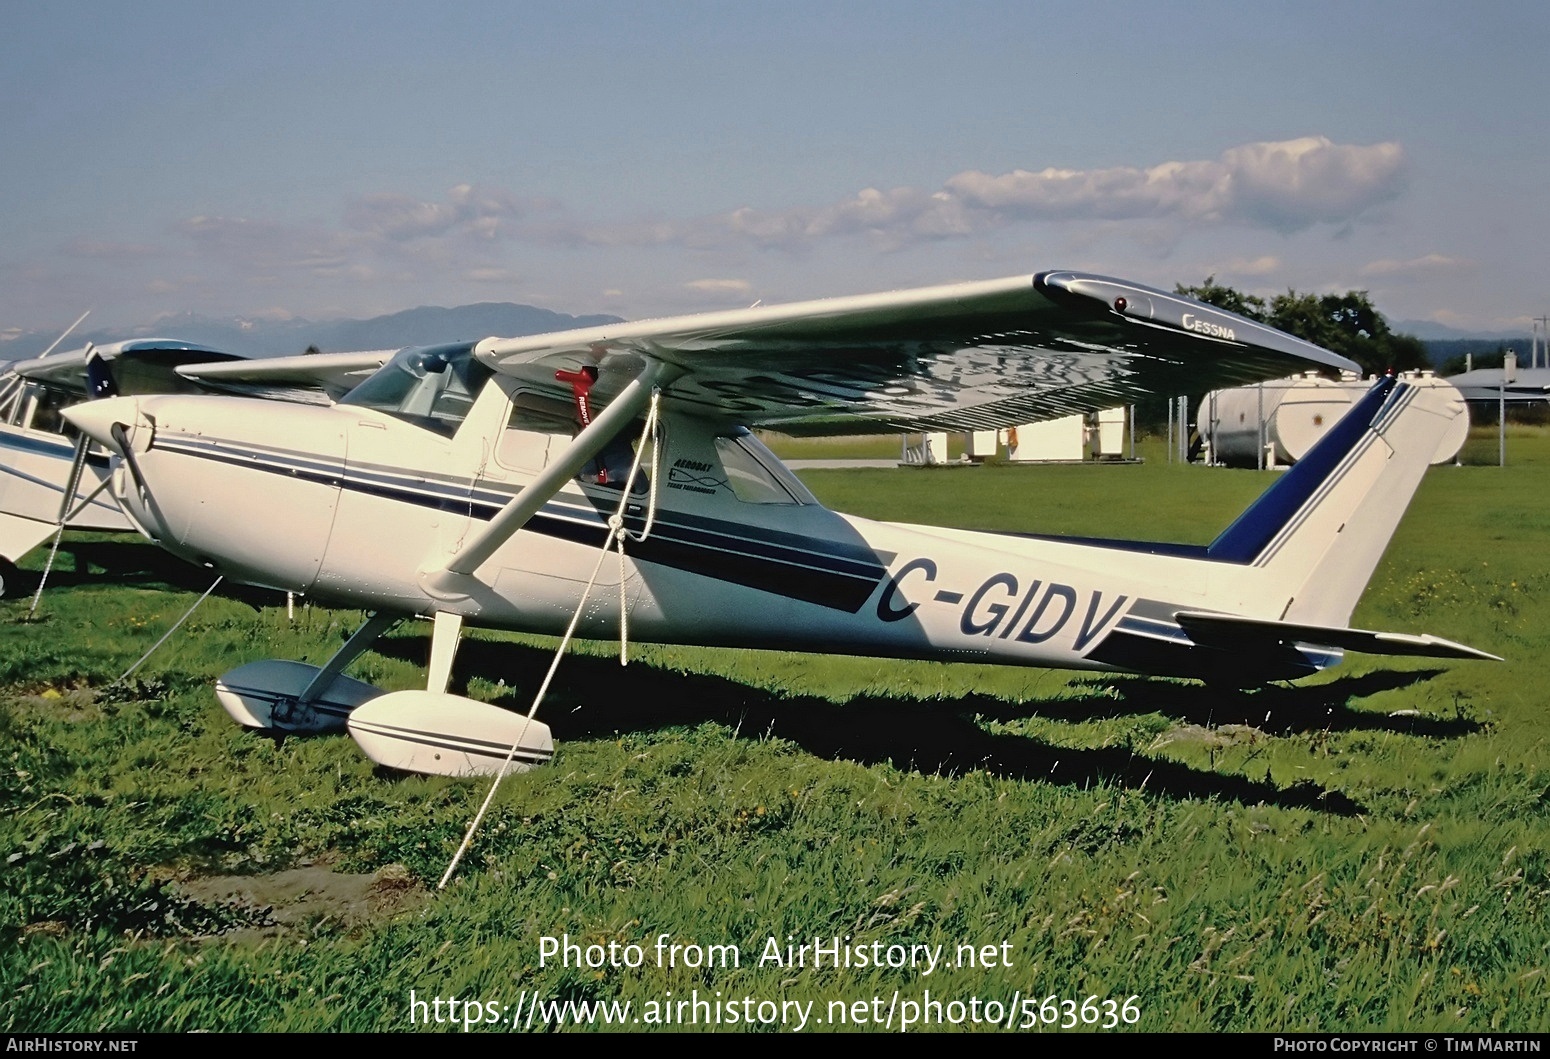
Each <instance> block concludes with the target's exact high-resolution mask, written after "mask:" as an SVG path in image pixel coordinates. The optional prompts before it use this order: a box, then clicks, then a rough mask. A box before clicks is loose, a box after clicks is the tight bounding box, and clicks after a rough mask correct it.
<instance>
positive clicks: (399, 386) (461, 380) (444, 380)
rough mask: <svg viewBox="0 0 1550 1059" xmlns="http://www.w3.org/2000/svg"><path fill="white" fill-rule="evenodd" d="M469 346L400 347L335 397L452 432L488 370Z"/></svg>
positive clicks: (428, 426)
mask: <svg viewBox="0 0 1550 1059" xmlns="http://www.w3.org/2000/svg"><path fill="white" fill-rule="evenodd" d="M473 349H474V344H473V343H472V342H453V343H450V344H448V345H441V346H411V347H409V348H408V349H401V350H399V351H398V353H396V354H395V355H394V357H393V359H392V360H390V361H388V362H387V363H386V364H384V365H382V367H380V368H378V369H377V371H376V373H375V374H374V375H372V376H371V378H369V379H367V380H366V381H365V382H363V383H361V384H360V385H359V386H357V387H356V388H355V389H353V390H351V391H350V392H349V393H347V394H345V395H344V397H343V398H341V399H340V401H339V403H340V404H348V405H357V406H359V407H362V408H375V409H376V410H377V411H379V412H386V413H387V414H388V415H390V416H394V417H396V418H398V419H402V420H404V421H405V422H408V423H413V424H414V425H415V426H418V427H424V428H425V429H427V430H433V431H435V432H436V433H438V434H441V435H444V436H446V437H451V436H452V435H453V434H455V433H457V428H458V427H459V426H461V425H462V423H463V420H464V419H465V418H466V417H467V416H468V410H469V409H470V408H471V407H472V406H473V403H474V398H475V397H477V396H479V388H480V387H481V386H482V385H484V382H485V380H486V379H488V378H489V377H490V375H491V371H490V369H489V368H487V367H485V366H484V365H483V364H481V363H480V362H479V361H478V360H477V359H476V358H475V357H474V355H473Z"/></svg>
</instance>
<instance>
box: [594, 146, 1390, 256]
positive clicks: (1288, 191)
mask: <svg viewBox="0 0 1550 1059" xmlns="http://www.w3.org/2000/svg"><path fill="white" fill-rule="evenodd" d="M1404 162H1405V158H1404V150H1403V149H1402V148H1401V147H1400V145H1399V144H1397V143H1379V144H1372V145H1369V146H1360V145H1350V144H1337V143H1333V142H1331V141H1330V140H1329V139H1327V138H1326V137H1323V136H1307V137H1303V138H1301V139H1296V140H1287V141H1283V142H1278V143H1251V144H1244V145H1241V146H1238V147H1233V148H1230V149H1228V150H1226V151H1224V152H1222V154H1221V155H1220V156H1219V157H1218V158H1215V159H1211V160H1197V161H1170V162H1162V163H1159V164H1157V165H1154V166H1150V167H1147V168H1141V167H1134V166H1114V167H1109V168H1105V169H1060V168H1055V167H1047V168H1044V169H1040V170H1037V171H1034V170H1025V169H1017V170H1013V171H1012V172H1010V173H1001V174H991V173H984V172H981V171H979V170H973V169H971V170H965V171H963V172H961V173H958V174H956V175H955V176H952V177H950V178H949V179H948V180H947V181H946V182H945V183H944V184H943V186H942V187H941V188H940V189H938V190H936V191H925V190H921V189H918V188H910V187H897V188H892V189H888V190H881V189H878V188H864V189H862V190H861V191H859V192H857V193H856V194H855V195H853V196H851V197H849V198H846V199H842V200H840V201H838V202H834V203H831V204H829V205H827V206H797V207H793V208H791V209H786V210H777V211H766V210H758V209H754V208H752V207H747V206H745V207H741V208H739V209H735V210H731V211H729V212H726V213H722V214H714V215H711V216H707V217H700V218H694V219H690V220H685V221H659V222H655V223H651V224H626V225H619V226H605V227H594V228H590V229H585V230H581V231H578V232H575V233H574V235H575V238H577V239H579V240H580V241H582V242H588V243H593V244H600V245H635V246H653V245H665V244H678V245H683V246H689V247H715V246H730V245H751V246H755V247H778V248H782V249H792V250H794V249H800V248H803V247H805V246H808V245H811V244H812V243H814V242H816V241H818V240H821V239H826V238H830V237H835V236H855V235H860V236H865V237H869V238H872V239H874V240H875V241H877V242H878V243H879V244H880V246H882V248H884V249H890V248H895V247H898V246H903V245H906V244H910V243H919V242H925V241H930V240H937V239H947V238H953V237H960V236H968V235H974V234H976V233H979V232H985V231H990V230H995V229H1001V228H1006V227H1009V226H1012V225H1015V224H1023V223H1029V222H1046V223H1048V222H1067V221H1084V222H1089V223H1102V222H1120V221H1123V222H1127V223H1130V224H1138V223H1147V222H1151V223H1155V222H1166V223H1168V224H1170V225H1173V226H1175V227H1177V226H1181V225H1239V226H1247V227H1253V228H1268V229H1271V230H1273V231H1279V232H1284V233H1291V232H1297V231H1301V230H1303V229H1306V228H1310V227H1312V226H1314V225H1317V224H1331V225H1337V226H1342V225H1349V224H1350V223H1351V222H1353V221H1355V220H1356V219H1358V218H1359V217H1360V216H1361V215H1362V214H1363V213H1365V212H1366V211H1368V210H1369V209H1371V208H1372V207H1374V206H1377V205H1379V204H1381V203H1383V202H1386V201H1388V200H1390V199H1393V198H1394V197H1396V196H1397V195H1399V194H1400V193H1401V192H1402V191H1403V189H1404ZM1163 242H1165V243H1166V242H1167V239H1164V240H1163Z"/></svg>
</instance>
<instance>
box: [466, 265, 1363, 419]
mask: <svg viewBox="0 0 1550 1059" xmlns="http://www.w3.org/2000/svg"><path fill="white" fill-rule="evenodd" d="M475 355H476V356H477V357H478V358H479V359H480V360H481V361H483V362H484V363H485V364H487V365H489V366H490V367H492V368H494V369H495V370H497V371H500V372H504V373H507V374H510V375H513V376H516V377H518V378H520V379H522V380H524V382H526V383H528V384H530V385H531V386H532V387H534V388H535V389H548V390H554V391H556V392H557V393H568V387H566V386H563V385H562V384H560V383H558V382H557V381H556V379H555V372H556V371H557V370H568V371H575V370H576V369H579V368H584V367H590V368H594V369H596V370H597V375H598V377H597V384H596V388H595V389H594V390H593V400H594V401H597V402H598V403H606V402H607V401H608V400H609V399H611V398H612V397H613V396H614V395H616V394H618V393H619V392H620V391H622V390H623V389H624V387H625V386H626V385H628V384H629V383H630V382H631V381H632V380H634V379H635V378H636V377H638V376H639V375H640V374H641V373H642V372H643V371H644V370H645V368H646V366H647V365H648V364H654V365H655V367H656V368H657V369H659V372H654V373H653V374H658V377H659V379H660V385H662V387H663V390H664V400H666V401H669V402H672V403H674V404H675V405H677V406H678V407H679V408H680V410H682V411H687V412H692V413H694V414H698V415H703V416H707V417H711V418H716V419H724V420H727V421H732V422H737V423H741V424H745V425H748V426H760V427H770V428H773V429H777V430H780V431H783V432H785V433H789V434H809V435H811V434H847V433H849V434H863V433H897V432H900V431H906V430H988V429H994V428H997V427H1002V426H1009V425H1014V424H1019V423H1029V422H1036V421H1039V420H1044V419H1053V418H1058V417H1061V416H1066V415H1070V414H1072V413H1076V412H1086V411H1095V410H1098V409H1103V408H1113V407H1116V406H1118V405H1124V404H1129V403H1131V402H1134V401H1136V400H1138V399H1141V398H1144V397H1148V396H1159V395H1162V396H1167V395H1176V394H1184V393H1202V392H1205V391H1207V390H1211V389H1216V388H1218V387H1223V386H1235V385H1242V384H1245V383H1252V382H1257V381H1260V380H1264V379H1272V378H1278V377H1284V376H1286V375H1289V374H1294V373H1296V372H1301V371H1306V370H1310V369H1330V370H1346V371H1354V370H1358V368H1357V365H1355V364H1353V363H1351V362H1350V361H1348V360H1346V359H1345V358H1343V357H1340V356H1337V355H1336V354H1334V353H1331V352H1329V351H1328V350H1325V349H1321V348H1319V347H1318V346H1314V345H1311V344H1310V343H1307V342H1303V341H1301V340H1300V339H1296V338H1293V337H1291V336H1289V335H1286V334H1284V333H1282V332H1280V331H1276V330H1274V329H1272V328H1268V327H1265V326H1263V325H1261V324H1258V323H1255V322H1253V321H1251V320H1247V319H1244V318H1243V317H1240V316H1235V315H1233V314H1231V313H1228V312H1224V311H1222V310H1220V309H1216V308H1214V307H1212V306H1208V305H1204V304H1202V303H1200V302H1196V301H1193V300H1191V299H1189V298H1185V297H1181V296H1179V295H1175V294H1169V293H1166V292H1164V291H1160V290H1155V289H1153V288H1150V287H1145V286H1142V285H1140V284H1136V283H1130V282H1127V281H1125V280H1118V279H1111V278H1108V277H1104V276H1094V275H1088V274H1085V273H1080V272H1042V273H1039V274H1038V275H1031V276H1018V277H1013V278H1010V279H1003V280H990V281H986V282H978V283H962V284H954V285H950V286H942V287H928V288H922V289H917V290H906V291H894V292H888V293H882V294H871V295H862V296H858V297H848V298H833V299H826V300H822V301H811V302H800V303H795V304H791V305H778V306H768V307H756V308H752V309H742V310H735V311H730V312H717V313H705V314H700V315H695V316H682V317H675V318H669V319H661V320H647V321H637V322H629V323H620V324H609V325H605V326H602V327H591V328H583V329H578V330H574V331H560V332H555V333H552V334H547V335H536V336H532V337H527V338H509V339H494V338H492V339H486V340H484V341H483V342H480V343H479V344H478V345H477V346H476V347H475Z"/></svg>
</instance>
